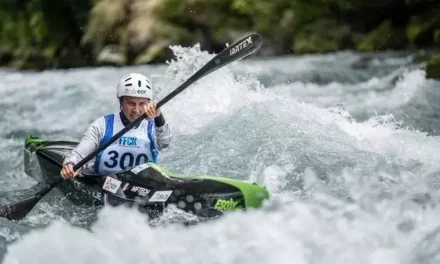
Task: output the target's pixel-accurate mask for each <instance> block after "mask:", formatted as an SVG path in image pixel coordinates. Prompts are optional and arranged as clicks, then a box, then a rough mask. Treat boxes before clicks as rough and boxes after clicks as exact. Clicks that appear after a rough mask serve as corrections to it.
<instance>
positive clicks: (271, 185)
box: [0, 48, 440, 264]
mask: <svg viewBox="0 0 440 264" xmlns="http://www.w3.org/2000/svg"><path fill="white" fill-rule="evenodd" d="M175 52H176V54H178V55H179V56H181V59H180V60H179V61H178V62H173V63H172V64H171V65H170V66H169V67H167V68H151V67H138V68H122V69H113V68H101V69H83V70H71V71H52V72H45V73H38V74H29V73H26V74H25V73H14V74H11V75H5V76H2V77H5V78H6V83H5V84H6V85H2V86H1V87H0V98H3V99H0V106H2V109H4V110H6V114H5V115H3V119H1V124H2V126H3V127H4V130H3V131H2V135H9V137H10V139H8V140H6V141H3V143H2V144H3V146H2V147H8V148H11V149H12V154H11V155H12V158H11V157H8V159H9V160H6V161H5V162H2V163H1V164H2V166H3V167H2V170H4V171H7V170H11V171H12V173H11V174H8V177H6V179H3V180H2V183H3V184H8V185H9V186H20V184H19V182H20V181H27V182H28V183H29V185H31V183H32V180H28V179H27V178H26V176H25V175H24V174H23V173H22V171H21V168H18V169H15V170H14V169H12V168H13V166H12V165H10V164H9V163H7V162H9V161H10V160H13V161H16V160H18V161H19V162H21V160H20V158H19V154H17V153H19V151H21V149H20V148H21V146H22V141H23V140H24V135H27V134H29V133H30V131H35V132H36V133H37V134H38V135H39V136H41V137H46V138H47V137H50V138H51V139H52V138H53V139H61V138H62V139H78V138H79V136H80V135H81V133H82V132H83V131H84V130H85V129H86V127H87V126H88V125H89V124H90V123H91V122H92V121H93V120H94V119H95V118H97V117H98V116H100V115H102V114H105V113H107V112H112V111H117V109H118V105H117V100H116V98H115V97H114V93H115V84H116V83H117V80H118V79H119V77H120V76H123V75H124V74H125V73H127V72H130V71H141V72H143V73H146V74H148V75H150V76H152V77H153V83H154V84H155V85H156V87H158V90H159V91H160V92H159V98H161V97H163V96H164V95H166V94H167V93H169V92H170V91H171V90H172V89H174V87H177V85H179V84H180V83H181V82H182V81H183V80H184V79H185V78H187V77H189V76H190V75H191V74H192V73H193V72H195V71H196V70H197V69H198V68H199V67H201V66H202V65H203V63H204V62H206V61H208V60H209V58H211V57H212V55H208V54H206V53H201V52H200V51H199V50H198V49H197V48H191V49H181V48H175ZM348 58H350V56H349V57H348ZM315 59H316V58H315ZM316 60H318V61H319V58H317V59H316ZM322 60H323V61H325V62H328V61H331V56H330V57H324V58H322ZM287 61H288V60H287ZM310 61H312V62H313V60H308V59H307V58H306V59H304V65H306V66H307V67H308V69H313V67H316V66H313V67H311V66H310ZM301 62H302V61H301V60H299V61H297V62H296V64H297V65H301ZM389 63H390V62H389ZM259 65H260V66H261V67H259ZM276 65H278V64H276ZM267 67H268V66H267V64H264V63H263V64H261V63H260V62H258V61H257V62H256V64H255V63H254V62H253V61H245V62H240V63H237V64H236V65H231V66H230V67H226V68H224V69H222V70H219V71H216V72H214V73H212V74H210V75H208V76H207V77H205V78H204V79H202V80H201V81H199V82H198V83H197V84H195V85H193V86H191V87H189V88H188V89H187V90H186V91H185V92H183V93H181V94H179V95H178V96H177V97H176V98H174V99H173V100H172V101H170V102H169V103H168V104H166V105H165V106H164V107H163V111H164V114H165V117H166V119H167V121H168V122H170V123H171V124H172V125H173V127H174V129H173V132H174V136H175V137H174V142H173V146H172V147H171V148H170V149H169V150H167V151H165V152H164V153H162V155H161V158H160V163H161V164H162V165H163V166H165V167H167V168H169V169H170V170H172V171H176V172H180V173H192V174H199V173H200V174H205V173H208V174H215V175H222V176H226V177H232V178H238V179H243V180H251V181H257V182H258V183H260V184H263V185H266V186H267V187H268V189H269V190H270V191H271V193H272V200H271V201H270V202H268V203H267V204H266V205H265V207H264V208H263V209H260V210H251V211H249V212H245V213H243V212H235V213H230V214H227V215H226V216H225V217H222V218H220V219H217V220H215V221H211V222H206V223H200V224H198V225H196V226H191V227H183V226H181V225H178V224H177V225H174V224H169V223H170V222H172V220H171V219H172V217H177V219H179V218H184V219H190V218H191V216H189V215H187V214H182V213H179V212H177V211H176V210H171V211H170V212H169V213H167V214H165V215H164V217H163V218H162V219H159V221H158V222H157V223H158V225H157V226H155V227H151V226H150V225H148V224H147V218H146V216H144V215H140V214H138V213H137V212H135V211H131V210H129V209H126V208H105V209H104V210H102V211H101V212H99V214H98V220H97V221H96V222H95V223H93V224H92V227H91V231H88V230H86V229H83V228H79V227H77V225H78V221H82V220H81V219H79V220H78V219H76V218H73V219H72V218H71V217H69V216H68V214H67V215H65V214H64V213H63V214H61V217H59V216H56V213H54V211H51V209H50V205H48V204H44V205H43V206H44V208H46V209H47V210H48V211H44V210H42V212H38V213H37V214H36V215H32V216H31V217H30V219H28V220H27V221H28V222H26V221H25V223H27V224H30V225H31V226H32V225H35V223H36V222H39V221H43V219H45V221H46V223H47V224H49V223H51V224H49V225H48V226H47V227H44V228H43V229H42V230H33V231H31V232H30V233H28V234H25V235H23V236H21V235H18V233H21V231H20V229H19V226H17V227H14V226H13V227H9V228H5V229H4V231H2V232H0V235H1V236H3V237H6V238H7V239H9V240H13V239H15V238H16V237H20V239H19V240H18V241H16V242H14V243H13V244H11V245H9V246H8V249H7V250H8V252H7V253H6V255H5V258H4V263H10V264H13V263H139V262H142V263H387V264H390V263H436V262H437V261H439V259H438V258H439V257H437V252H438V249H439V248H440V244H439V242H438V241H437V238H436V235H437V233H438V232H437V228H439V224H438V219H439V217H440V210H439V209H438V208H437V206H431V205H436V204H438V194H437V191H436V189H437V186H439V183H440V182H439V180H438V179H437V178H438V176H436V175H439V174H440V173H438V172H439V171H440V157H438V155H437V154H438V150H439V149H440V140H439V137H435V136H427V135H426V134H425V133H421V132H418V131H414V130H409V129H406V128H405V124H401V123H399V122H397V121H395V120H394V118H393V116H392V115H391V114H390V115H382V116H375V115H372V116H370V117H369V118H368V119H367V120H366V121H364V122H360V121H359V122H358V121H356V118H353V117H352V116H351V112H352V111H351V110H353V111H354V112H355V111H367V112H374V111H375V110H378V109H380V110H383V109H386V110H387V111H390V112H392V110H393V109H394V108H396V107H401V106H404V105H405V104H407V103H408V102H411V100H414V98H416V97H417V95H420V93H422V92H423V91H424V90H426V89H428V88H429V87H431V85H432V82H431V81H428V80H426V78H425V75H424V72H423V71H421V70H407V71H405V70H403V71H400V70H394V71H391V72H390V73H389V74H387V75H384V76H381V77H375V76H374V75H372V76H371V78H369V79H368V80H367V81H361V82H358V83H356V84H347V83H339V82H337V81H335V82H333V83H330V84H311V83H305V82H303V81H295V82H291V83H289V84H286V85H276V86H275V87H272V88H270V89H265V87H264V86H263V85H261V84H260V83H259V82H258V81H257V79H256V77H255V76H256V75H258V74H260V73H261V71H263V73H264V72H266V71H268V69H267ZM237 69H239V72H241V74H237V73H234V72H237V71H236V70H237ZM299 69H300V67H299V66H298V68H296V70H295V69H292V70H291V71H293V72H295V71H299ZM163 72H165V73H166V75H165V76H162V74H163ZM176 72H177V74H176ZM287 72H289V71H288V70H287ZM3 74H6V73H3ZM243 74H244V75H243ZM395 76H398V77H399V79H398V81H397V82H395V83H394V82H392V81H391V79H393V78H394V77H395ZM162 78H163V79H162ZM6 94H8V97H6V96H1V95H6ZM48 95H50V97H49V96H48ZM339 103H343V104H344V105H345V106H346V109H343V108H341V107H338V106H337V104H339ZM4 106H7V107H6V108H4ZM12 106H17V108H13V107H12ZM55 109H57V110H55ZM4 110H3V111H4ZM18 117H20V118H21V120H23V122H15V121H16V120H17V118H18ZM4 137H6V136H4ZM14 155H15V156H14ZM2 158H5V157H2ZM19 162H17V161H16V163H19ZM11 181H12V183H11ZM425 192H429V193H430V196H431V203H429V202H427V205H426V206H421V205H419V204H417V203H416V202H414V201H413V200H412V198H413V197H415V196H417V195H419V194H423V193H425ZM40 208H41V207H40ZM58 210H62V207H61V208H58ZM55 212H56V211H55ZM76 214H78V213H76ZM75 219H76V220H75ZM0 230H1V229H0ZM10 230H12V231H10ZM17 232H18V233H17ZM0 243H1V242H0Z"/></svg>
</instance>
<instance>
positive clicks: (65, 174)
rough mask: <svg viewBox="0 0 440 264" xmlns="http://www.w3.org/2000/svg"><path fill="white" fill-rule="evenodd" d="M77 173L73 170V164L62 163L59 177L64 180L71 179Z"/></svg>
mask: <svg viewBox="0 0 440 264" xmlns="http://www.w3.org/2000/svg"><path fill="white" fill-rule="evenodd" d="M77 175H78V173H77V172H75V171H74V170H73V165H72V164H71V163H67V164H66V165H63V168H62V169H61V178H63V179H65V180H66V179H71V178H73V177H75V176H77Z"/></svg>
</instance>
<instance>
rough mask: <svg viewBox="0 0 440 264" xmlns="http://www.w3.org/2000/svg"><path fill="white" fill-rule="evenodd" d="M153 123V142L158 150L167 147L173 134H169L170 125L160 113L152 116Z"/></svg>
mask: <svg viewBox="0 0 440 264" xmlns="http://www.w3.org/2000/svg"><path fill="white" fill-rule="evenodd" d="M154 125H155V129H154V144H155V145H156V147H157V149H158V150H162V149H164V148H167V147H168V146H169V145H170V143H171V140H172V139H173V136H172V134H171V126H170V125H169V124H168V123H167V122H166V121H165V118H164V117H163V115H162V113H161V114H160V115H159V116H158V117H156V118H154Z"/></svg>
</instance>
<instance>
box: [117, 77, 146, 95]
mask: <svg viewBox="0 0 440 264" xmlns="http://www.w3.org/2000/svg"><path fill="white" fill-rule="evenodd" d="M116 96H117V97H118V98H121V97H122V96H132V97H141V98H148V99H150V100H153V87H152V85H151V82H150V80H149V79H148V78H147V77H146V76H144V75H142V74H139V73H129V74H127V75H125V76H124V77H122V78H121V80H120V81H119V84H118V92H117V95H116Z"/></svg>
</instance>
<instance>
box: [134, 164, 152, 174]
mask: <svg viewBox="0 0 440 264" xmlns="http://www.w3.org/2000/svg"><path fill="white" fill-rule="evenodd" d="M149 167H150V166H148V164H147V163H144V164H141V165H139V166H136V167H134V168H133V169H131V172H133V173H134V174H138V173H139V172H141V171H143V170H145V169H146V168H149Z"/></svg>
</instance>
